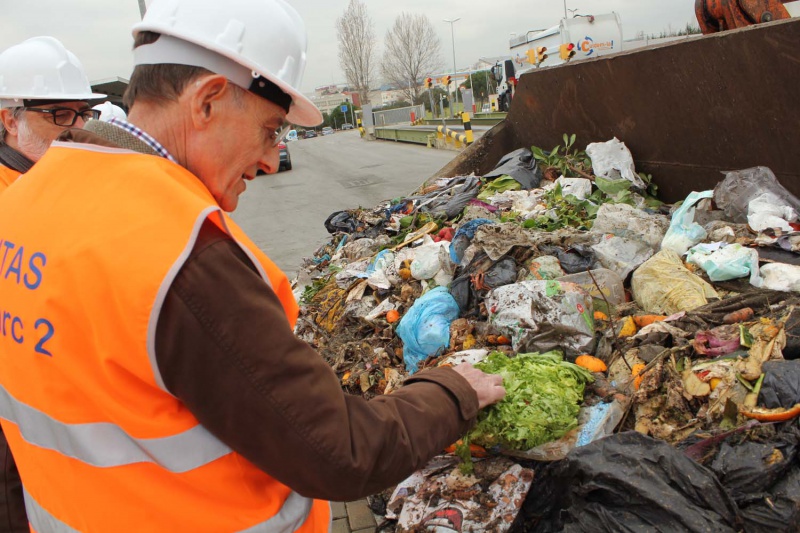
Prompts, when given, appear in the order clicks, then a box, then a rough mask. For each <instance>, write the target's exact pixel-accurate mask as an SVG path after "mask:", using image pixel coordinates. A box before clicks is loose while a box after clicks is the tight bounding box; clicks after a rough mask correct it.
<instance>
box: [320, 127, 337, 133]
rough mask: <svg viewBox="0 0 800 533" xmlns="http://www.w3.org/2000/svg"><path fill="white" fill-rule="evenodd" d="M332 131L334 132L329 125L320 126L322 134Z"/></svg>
mask: <svg viewBox="0 0 800 533" xmlns="http://www.w3.org/2000/svg"><path fill="white" fill-rule="evenodd" d="M332 133H335V132H334V131H333V128H331V127H330V126H325V127H324V128H322V134H323V135H331V134H332Z"/></svg>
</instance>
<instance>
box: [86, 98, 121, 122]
mask: <svg viewBox="0 0 800 533" xmlns="http://www.w3.org/2000/svg"><path fill="white" fill-rule="evenodd" d="M92 109H96V110H98V111H100V120H102V121H103V122H108V121H109V120H111V119H112V118H121V119H122V120H125V119H127V118H128V115H127V114H126V113H125V110H124V109H122V108H121V107H119V106H117V105H114V104H112V103H111V102H103V103H102V104H97V105H96V106H94V107H93V108H92Z"/></svg>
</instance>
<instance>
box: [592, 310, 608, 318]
mask: <svg viewBox="0 0 800 533" xmlns="http://www.w3.org/2000/svg"><path fill="white" fill-rule="evenodd" d="M594 319H595V320H608V315H607V314H605V313H604V312H602V311H595V312H594Z"/></svg>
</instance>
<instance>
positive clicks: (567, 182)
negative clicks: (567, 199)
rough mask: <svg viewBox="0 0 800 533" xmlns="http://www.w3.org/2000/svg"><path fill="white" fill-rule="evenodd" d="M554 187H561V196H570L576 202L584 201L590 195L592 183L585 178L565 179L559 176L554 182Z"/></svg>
mask: <svg viewBox="0 0 800 533" xmlns="http://www.w3.org/2000/svg"><path fill="white" fill-rule="evenodd" d="M556 185H561V195H562V196H567V195H569V194H571V195H572V196H574V197H575V198H577V199H578V200H585V199H586V197H587V196H589V195H590V194H592V182H591V181H589V180H587V179H586V178H565V177H564V176H561V177H560V178H558V179H557V180H556Z"/></svg>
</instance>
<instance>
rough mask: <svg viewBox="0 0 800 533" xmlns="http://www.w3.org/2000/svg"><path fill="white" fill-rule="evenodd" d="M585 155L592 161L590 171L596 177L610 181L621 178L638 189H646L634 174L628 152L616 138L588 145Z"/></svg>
mask: <svg viewBox="0 0 800 533" xmlns="http://www.w3.org/2000/svg"><path fill="white" fill-rule="evenodd" d="M586 154H587V155H588V156H589V157H590V158H591V159H592V169H593V170H594V173H595V174H596V175H597V176H602V177H604V178H607V179H610V180H618V179H620V178H623V179H626V180H628V181H630V182H631V183H632V184H633V186H634V187H637V188H639V189H644V188H645V187H646V185H645V184H644V182H643V181H642V178H640V177H639V175H638V174H636V167H635V166H634V164H633V156H632V155H631V152H630V150H628V147H627V146H625V143H623V142H622V141H620V140H619V139H617V138H616V137H614V138H613V139H611V140H610V141H608V142H604V143H591V144H589V145H588V146H587V147H586Z"/></svg>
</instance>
